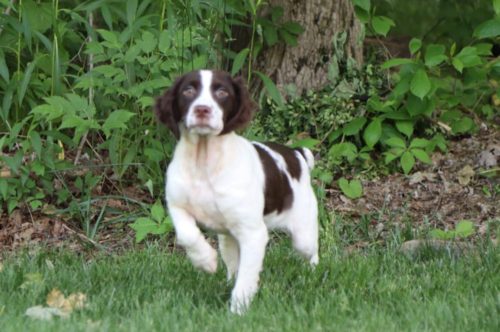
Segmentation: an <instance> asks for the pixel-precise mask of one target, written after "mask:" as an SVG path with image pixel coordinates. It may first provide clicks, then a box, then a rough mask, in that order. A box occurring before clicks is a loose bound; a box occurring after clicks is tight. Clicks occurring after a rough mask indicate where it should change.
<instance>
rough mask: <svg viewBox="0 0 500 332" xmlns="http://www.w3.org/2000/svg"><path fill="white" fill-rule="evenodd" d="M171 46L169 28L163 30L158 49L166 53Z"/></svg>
mask: <svg viewBox="0 0 500 332" xmlns="http://www.w3.org/2000/svg"><path fill="white" fill-rule="evenodd" d="M169 48H170V34H169V31H168V30H163V31H162V32H161V33H160V37H159V41H158V50H159V51H160V52H162V53H163V54H166V53H167V51H168V50H169Z"/></svg>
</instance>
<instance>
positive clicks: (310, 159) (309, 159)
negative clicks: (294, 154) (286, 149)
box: [296, 148, 314, 170]
mask: <svg viewBox="0 0 500 332" xmlns="http://www.w3.org/2000/svg"><path fill="white" fill-rule="evenodd" d="M296 150H297V151H298V152H300V154H301V155H302V157H304V159H305V160H306V163H307V166H308V167H309V170H312V169H313V168H314V155H313V153H312V152H311V150H309V149H308V148H297V149H296Z"/></svg>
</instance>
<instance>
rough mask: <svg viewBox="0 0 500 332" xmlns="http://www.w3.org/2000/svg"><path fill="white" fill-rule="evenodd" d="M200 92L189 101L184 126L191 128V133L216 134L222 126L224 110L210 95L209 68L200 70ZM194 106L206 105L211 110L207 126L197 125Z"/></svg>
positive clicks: (210, 80) (210, 79)
mask: <svg viewBox="0 0 500 332" xmlns="http://www.w3.org/2000/svg"><path fill="white" fill-rule="evenodd" d="M200 76H201V92H200V94H199V96H198V97H197V98H196V99H195V100H194V101H193V102H192V103H191V106H190V107H189V110H188V113H187V115H186V127H187V128H189V129H191V132H192V133H193V134H198V135H217V134H219V133H220V132H221V131H222V129H223V128H224V122H223V115H224V112H223V111H222V109H221V108H220V107H219V104H217V102H216V101H215V100H214V98H213V97H212V92H211V91H210V82H212V76H213V73H212V72H211V71H210V70H201V71H200ZM196 106H206V107H208V108H210V110H211V111H212V112H211V114H210V117H209V122H208V126H202V127H200V126H198V125H199V123H198V118H197V116H196V114H195V112H194V109H195V107H196Z"/></svg>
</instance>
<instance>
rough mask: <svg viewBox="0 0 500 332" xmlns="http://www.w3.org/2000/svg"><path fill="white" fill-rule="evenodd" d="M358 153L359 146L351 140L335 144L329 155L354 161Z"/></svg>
mask: <svg viewBox="0 0 500 332" xmlns="http://www.w3.org/2000/svg"><path fill="white" fill-rule="evenodd" d="M357 154H358V148H357V147H356V145H354V144H352V143H350V142H343V143H339V144H334V145H332V146H331V148H330V150H328V155H329V156H330V157H331V158H333V159H335V160H339V159H341V158H342V157H345V158H346V159H347V161H349V162H352V161H353V160H354V159H356V156H357Z"/></svg>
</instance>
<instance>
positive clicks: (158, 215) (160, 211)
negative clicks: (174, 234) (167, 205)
mask: <svg viewBox="0 0 500 332" xmlns="http://www.w3.org/2000/svg"><path fill="white" fill-rule="evenodd" d="M151 217H153V219H154V220H156V221H157V222H162V221H163V219H164V218H165V209H164V208H163V205H162V204H161V203H159V202H156V203H155V204H154V205H153V206H152V207H151Z"/></svg>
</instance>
